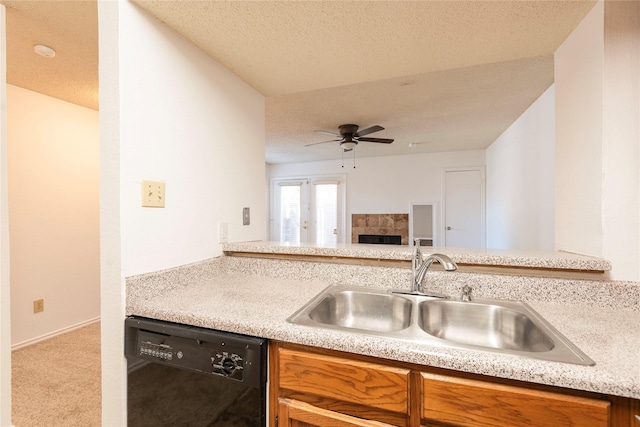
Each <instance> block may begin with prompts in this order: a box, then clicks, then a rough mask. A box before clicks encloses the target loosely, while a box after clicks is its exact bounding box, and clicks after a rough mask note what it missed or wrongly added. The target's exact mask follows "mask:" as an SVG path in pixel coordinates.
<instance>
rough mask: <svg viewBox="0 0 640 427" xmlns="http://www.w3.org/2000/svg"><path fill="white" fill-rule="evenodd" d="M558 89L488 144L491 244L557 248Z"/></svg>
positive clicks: (545, 93)
mask: <svg viewBox="0 0 640 427" xmlns="http://www.w3.org/2000/svg"><path fill="white" fill-rule="evenodd" d="M554 123H555V92H554V87H553V85H552V86H551V87H550V88H549V89H547V90H546V91H545V92H544V93H543V94H542V95H541V96H540V97H539V98H538V99H537V100H536V101H535V102H534V103H533V104H532V105H531V106H530V107H529V108H528V109H527V111H525V112H524V113H523V114H522V115H521V116H520V117H519V118H518V120H516V121H515V122H514V123H513V124H512V125H511V126H510V127H509V129H507V130H506V131H505V132H504V133H503V134H502V135H501V136H500V137H499V138H498V139H496V141H495V142H494V143H493V144H491V145H490V146H489V148H487V150H486V159H487V166H486V167H487V172H486V176H487V183H486V186H487V187H486V194H487V205H486V206H487V216H486V218H487V247H488V248H496V249H514V248H515V249H528V250H550V251H551V250H554V215H555V209H554V195H555V191H554V186H555V179H554V177H555V156H554V150H555V126H554Z"/></svg>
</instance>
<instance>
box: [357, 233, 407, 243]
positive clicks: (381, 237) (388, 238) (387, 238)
mask: <svg viewBox="0 0 640 427" xmlns="http://www.w3.org/2000/svg"><path fill="white" fill-rule="evenodd" d="M358 243H371V244H374V245H401V244H402V236H400V235H399V234H398V235H387V234H359V235H358Z"/></svg>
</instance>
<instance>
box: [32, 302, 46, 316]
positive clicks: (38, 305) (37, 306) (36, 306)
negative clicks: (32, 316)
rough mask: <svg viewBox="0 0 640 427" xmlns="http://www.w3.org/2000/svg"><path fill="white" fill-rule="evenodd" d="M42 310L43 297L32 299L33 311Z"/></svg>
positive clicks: (38, 311) (39, 311)
mask: <svg viewBox="0 0 640 427" xmlns="http://www.w3.org/2000/svg"><path fill="white" fill-rule="evenodd" d="M43 311H44V299H37V300H34V301H33V312H34V313H41V312H43Z"/></svg>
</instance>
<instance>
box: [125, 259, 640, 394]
mask: <svg viewBox="0 0 640 427" xmlns="http://www.w3.org/2000/svg"><path fill="white" fill-rule="evenodd" d="M226 258H227V257H222V258H221V259H216V260H214V261H208V262H204V263H202V264H193V265H191V266H187V267H186V268H176V269H171V270H167V271H164V272H159V273H152V274H148V275H143V276H137V277H133V278H128V279H127V306H126V312H127V315H138V316H144V317H150V318H155V319H159V320H166V321H172V322H177V323H183V324H190V325H195V326H201V327H206V328H211V329H218V330H224V331H229V332H236V333H241V334H246V335H254V336H260V337H264V338H268V339H272V340H279V341H284V342H291V343H298V344H304V345H310V346H316V347H322V348H328V349H334V350H341V351H346V352H352V353H359V354H363V355H369V356H374V357H380V358H384V359H389V360H398V361H405V362H410V363H416V364H420V365H426V366H433V367H440V368H445V369H452V370H457V371H463V372H470V373H476V374H482V375H489V376H495V377H501V378H507V379H514V380H521V381H527V382H533V383H540V384H546V385H553V386H559V387H567V388H574V389H579V390H585V391H592V392H598V393H606V394H612V395H617V396H623V397H631V398H636V399H640V351H639V350H638V348H637V343H638V342H640V313H639V312H638V311H634V310H615V309H611V308H604V309H600V310H595V311H594V310H592V309H591V308H586V307H585V306H580V305H572V306H567V305H566V304H558V303H553V302H535V303H533V302H529V305H531V306H532V307H533V308H534V309H535V310H536V311H538V312H539V313H540V314H541V315H542V316H543V317H545V318H546V319H547V320H548V321H550V322H551V323H552V324H553V325H554V326H555V327H556V328H557V329H558V330H559V331H560V332H561V333H562V334H563V335H565V336H566V337H567V338H569V339H570V340H571V341H572V342H573V343H574V344H575V345H577V346H578V347H579V348H580V349H581V350H583V351H584V352H585V353H586V354H588V355H589V356H590V357H591V358H592V359H593V360H595V361H596V366H594V367H588V366H579V365H572V364H565V363H556V362H546V361H540V360H534V359H528V358H523V357H517V356H510V355H503V354H497V353H490V352H484V351H470V350H460V349H452V348H444V347H434V346H429V345H424V344H421V343H419V342H408V341H398V340H394V339H386V338H381V337H376V336H369V335H366V334H360V333H348V332H343V331H336V330H330V329H323V328H314V327H305V326H299V325H293V324H290V323H288V322H287V321H286V319H287V318H288V317H289V316H290V315H291V314H293V313H294V312H295V311H296V310H297V309H299V308H300V307H302V306H303V305H304V304H305V303H306V302H308V301H309V300H310V299H311V298H312V297H313V296H315V295H317V294H318V293H319V292H320V291H322V290H323V289H324V288H326V287H327V286H329V285H331V284H333V283H332V282H329V281H327V280H326V279H311V280H300V279H294V278H282V277H269V276H261V275H247V274H244V273H234V272H227V269H228V266H227V265H226V263H227V261H228V260H227V259H226ZM203 265H206V267H203Z"/></svg>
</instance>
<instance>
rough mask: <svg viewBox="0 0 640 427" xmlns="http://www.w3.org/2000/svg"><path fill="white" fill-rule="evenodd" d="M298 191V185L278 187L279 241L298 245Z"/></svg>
mask: <svg viewBox="0 0 640 427" xmlns="http://www.w3.org/2000/svg"><path fill="white" fill-rule="evenodd" d="M300 189H301V187H300V186H299V185H285V186H282V187H280V241H281V242H287V243H294V244H298V243H300Z"/></svg>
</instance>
